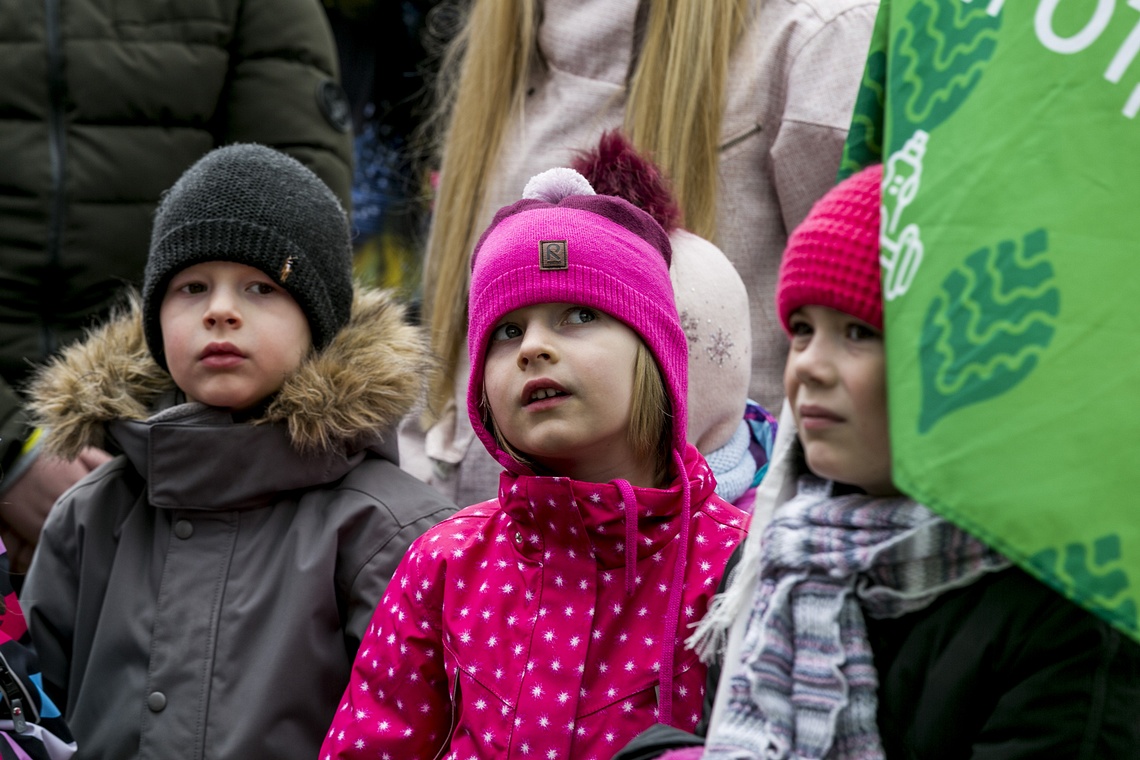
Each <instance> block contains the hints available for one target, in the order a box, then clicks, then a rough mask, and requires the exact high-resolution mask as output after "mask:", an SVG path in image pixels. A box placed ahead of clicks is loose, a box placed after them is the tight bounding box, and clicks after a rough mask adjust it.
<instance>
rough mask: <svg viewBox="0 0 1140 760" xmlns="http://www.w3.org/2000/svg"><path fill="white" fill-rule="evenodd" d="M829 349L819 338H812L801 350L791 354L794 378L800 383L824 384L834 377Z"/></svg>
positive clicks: (824, 341) (833, 367)
mask: <svg viewBox="0 0 1140 760" xmlns="http://www.w3.org/2000/svg"><path fill="white" fill-rule="evenodd" d="M830 352H831V347H830V346H829V345H828V344H827V341H826V340H824V339H823V338H822V337H820V336H813V337H812V339H811V341H810V342H809V343H808V344H807V346H805V347H804V348H803V349H801V350H799V351H795V352H793V354H792V356H791V360H792V361H793V362H794V366H795V371H796V376H797V377H798V378H799V381H800V382H801V383H818V384H826V383H829V382H831V381H832V380H833V379H834V377H835V365H834V363H833V362H832V356H831V353H830Z"/></svg>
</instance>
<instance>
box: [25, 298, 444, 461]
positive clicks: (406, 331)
mask: <svg viewBox="0 0 1140 760" xmlns="http://www.w3.org/2000/svg"><path fill="white" fill-rule="evenodd" d="M430 356H431V355H430V353H429V350H428V348H427V342H426V340H425V339H424V336H423V335H422V333H421V331H420V329H419V328H417V327H414V326H412V325H409V324H407V322H406V321H405V311H404V308H403V307H402V306H401V305H400V304H399V303H397V302H396V301H395V300H394V299H393V298H392V297H391V296H390V295H388V294H387V293H385V292H383V291H377V290H369V289H364V288H357V290H356V292H355V294H354V298H353V304H352V318H351V320H350V321H349V323H348V325H346V326H345V327H344V329H342V330H341V331H340V332H339V333H338V334H337V335H336V337H335V338H334V339H333V340H332V342H331V343H330V344H329V345H328V346H326V347H325V348H324V349H323V350H321V351H319V352H313V353H311V354H310V355H309V356H308V357H307V358H306V359H305V360H304V361H303V362H302V364H301V366H300V367H299V368H298V369H297V371H296V372H294V373H293V374H292V375H291V376H290V377H288V378H287V379H286V380H285V384H284V385H283V386H282V387H281V390H280V391H279V392H278V393H277V395H276V396H275V397H274V399H273V401H272V402H271V403H270V404H269V406H268V407H267V408H266V410H265V413H264V414H263V415H262V416H261V417H259V418H258V419H256V420H254V422H253V424H254V425H266V424H273V423H278V424H283V425H284V426H286V428H287V430H288V438H289V441H290V443H291V444H292V446H293V447H294V448H295V449H296V450H297V451H299V452H309V453H326V454H332V453H335V454H340V455H346V454H349V453H352V452H354V451H357V450H359V449H361V448H363V447H368V446H370V445H372V444H373V442H376V441H377V439H378V438H382V439H384V443H390V444H391V447H392V448H394V438H395V427H396V425H397V424H398V423H399V421H400V419H402V418H403V417H404V415H405V414H407V413H408V412H409V411H410V410H411V409H412V408H413V407H414V406H415V404H416V403H418V402H419V400H420V398H421V397H422V391H423V388H424V387H425V383H426V381H427V380H428V379H429V375H430V373H431V372H432V371H433V369H434V362H433V361H432V359H431V358H430ZM175 390H176V388H175V385H174V381H173V380H172V379H171V377H170V375H169V374H168V373H167V372H166V371H165V370H163V369H161V368H160V367H159V366H158V364H157V363H156V362H155V361H154V359H153V358H152V357H151V355H150V352H149V351H148V350H147V347H146V340H145V339H144V337H143V327H142V313H141V310H140V307H139V302H138V299H137V297H136V298H132V299H131V301H130V303H129V305H128V306H127V307H126V308H124V309H123V310H122V311H121V312H119V313H117V314H115V315H113V316H112V317H111V318H110V320H108V322H107V323H106V324H104V325H103V326H102V327H99V328H97V329H96V330H94V331H92V332H91V333H90V334H89V335H88V337H87V338H86V339H85V340H83V341H81V342H79V343H76V344H73V345H71V346H69V347H68V348H66V349H64V351H63V352H62V353H60V355H59V356H57V357H56V358H55V359H53V360H52V361H51V362H49V363H48V364H47V365H45V366H44V367H43V368H41V369H40V370H39V371H38V372H37V373H36V375H35V377H34V378H33V380H32V382H31V384H30V386H29V397H30V399H31V402H30V409H31V411H32V414H33V415H34V418H35V421H36V424H38V425H39V426H40V427H42V428H44V430H45V446H46V448H47V450H48V451H51V452H53V453H55V454H58V455H60V456H63V457H68V458H70V457H74V456H76V455H77V454H78V453H79V451H80V450H82V449H83V448H84V447H85V446H100V447H105V446H106V443H107V426H108V424H109V423H112V422H123V421H128V422H130V421H135V422H141V421H144V420H147V419H148V418H150V417H151V416H152V415H153V414H154V413H155V412H156V411H158V409H157V408H156V405H157V404H158V403H159V402H160V400H161V399H162V398H163V397H166V396H169V395H170V394H171V393H172V392H173V391H175ZM389 438H391V439H392V441H391V442H389V441H388V440H387V439H389ZM393 458H394V457H393Z"/></svg>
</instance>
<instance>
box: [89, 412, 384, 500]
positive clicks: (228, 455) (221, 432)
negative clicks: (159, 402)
mask: <svg viewBox="0 0 1140 760" xmlns="http://www.w3.org/2000/svg"><path fill="white" fill-rule="evenodd" d="M108 429H109V433H110V436H111V438H112V439H113V440H114V441H115V443H116V444H118V447H119V448H120V449H121V450H122V452H123V453H124V454H125V455H126V457H127V459H129V460H130V462H131V464H132V465H134V468H135V470H137V471H138V473H139V474H140V475H142V477H143V478H144V479H145V480H146V482H147V491H148V501H149V502H150V504H152V505H153V506H155V507H158V508H168V509H199V510H230V509H241V508H247V507H259V506H264V505H266V504H270V503H272V502H273V501H275V500H276V499H277V498H279V497H280V494H281V493H282V492H286V491H292V490H299V489H308V488H313V487H316V486H320V485H324V484H325V483H331V482H333V481H335V480H339V479H340V478H342V477H344V476H345V475H346V474H348V472H349V471H350V470H351V469H352V468H353V467H355V466H356V465H357V464H358V463H359V462H360V461H361V460H362V459H363V458H364V457H365V451H364V450H358V451H356V452H354V453H352V454H348V455H346V454H344V453H341V452H334V451H328V450H325V451H316V452H301V451H299V450H298V449H297V448H296V447H295V446H294V445H293V443H292V441H291V439H290V436H289V430H288V428H287V426H286V425H284V424H282V423H273V424H267V425H252V424H249V423H237V422H234V421H233V418H232V417H231V416H230V414H229V413H228V412H226V411H225V410H223V409H217V408H215V407H210V406H206V405H205V404H197V403H188V404H178V405H175V406H172V407H170V408H168V409H165V410H163V411H161V412H159V413H158V414H155V415H154V416H152V417H151V418H149V419H147V420H120V421H116V422H112V423H110V424H109V425H108ZM368 448H375V449H377V450H378V452H382V453H383V454H387V458H390V459H393V460H394V459H395V452H394V450H389V449H394V442H392V443H391V444H389V445H388V446H385V445H384V444H381V443H380V442H379V441H378V440H377V442H376V443H375V445H374V446H370V447H368Z"/></svg>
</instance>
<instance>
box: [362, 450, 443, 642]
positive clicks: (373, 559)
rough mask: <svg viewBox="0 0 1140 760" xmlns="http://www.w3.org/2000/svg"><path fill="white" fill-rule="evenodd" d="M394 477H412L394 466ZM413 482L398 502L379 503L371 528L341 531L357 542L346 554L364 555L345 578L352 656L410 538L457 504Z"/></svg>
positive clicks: (431, 524)
mask: <svg viewBox="0 0 1140 760" xmlns="http://www.w3.org/2000/svg"><path fill="white" fill-rule="evenodd" d="M393 477H394V478H396V477H398V478H400V479H407V480H410V476H407V475H406V474H404V473H402V472H398V471H397V472H396V473H394V474H393ZM415 487H416V490H415V491H411V492H409V493H407V494H406V496H405V497H404V498H403V499H402V503H401V504H399V505H393V506H389V505H387V504H382V505H381V507H380V512H379V514H381V515H382V516H383V519H381V520H378V521H377V523H378V524H377V525H373V526H371V528H372V530H367V529H360V528H358V527H356V526H351V525H350V526H347V529H346V530H345V531H344V532H345V533H347V534H351V535H346V536H344V538H343V540H345V541H348V542H351V543H353V544H355V545H356V546H355V551H352V552H350V554H353V555H355V556H363V557H364V558H365V559H364V562H363V564H362V565H358V566H356V567H352V568H350V569H349V573H348V576H347V577H346V578H344V580H343V587H344V588H345V589H346V591H345V597H344V598H345V600H346V601H345V615H344V618H343V619H344V635H345V644H346V646H347V648H348V651H349V653H350V654H351V655H352V656H355V655H356V652H357V650H358V649H359V647H360V643H361V641H362V640H363V637H364V635H365V631H366V630H367V629H368V627H369V621H370V620H371V619H372V616H373V612H374V611H375V610H376V607H377V605H378V604H379V603H380V600H381V598H382V597H383V596H384V593H385V591H387V589H388V586H389V583H390V581H391V579H392V578H393V576H394V574H395V573H396V571H397V568H398V567H399V565H400V561H401V560H402V559H403V558H404V555H405V553H406V552H407V551H408V549H409V548H410V547H411V545H412V542H413V541H415V540H416V539H417V538H419V537H420V536H422V535H423V534H424V533H426V532H427V530H428V529H429V528H431V527H432V526H433V525H435V524H436V523H438V522H439V521H441V520H443V519H445V518H447V517H449V516H450V515H451V514H452V513H453V512H455V505H454V504H452V503H451V502H449V501H447V500H446V499H444V498H443V497H442V496H439V495H438V494H437V493H436V492H435V491H433V490H430V489H429V488H428V487H427V486H425V485H423V484H422V483H419V482H415Z"/></svg>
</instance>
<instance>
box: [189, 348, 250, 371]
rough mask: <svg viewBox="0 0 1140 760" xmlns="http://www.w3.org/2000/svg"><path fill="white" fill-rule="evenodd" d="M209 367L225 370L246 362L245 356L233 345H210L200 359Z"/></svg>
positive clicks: (203, 351)
mask: <svg viewBox="0 0 1140 760" xmlns="http://www.w3.org/2000/svg"><path fill="white" fill-rule="evenodd" d="M198 361H200V362H201V363H202V364H204V365H206V366H207V367H213V368H215V369H225V368H227V367H233V366H236V365H238V364H241V363H242V362H243V361H245V354H244V353H243V352H242V351H241V349H239V348H238V347H237V346H235V345H234V344H233V343H210V344H209V345H207V346H206V347H205V348H204V349H202V353H201V354H200V355H199V357H198Z"/></svg>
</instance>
